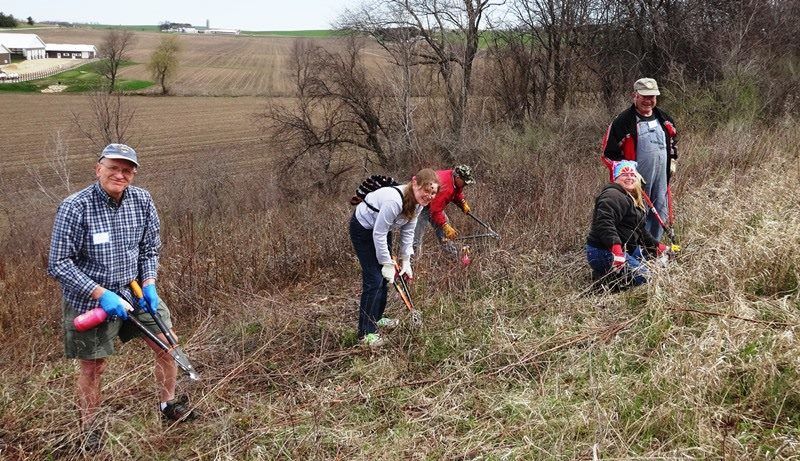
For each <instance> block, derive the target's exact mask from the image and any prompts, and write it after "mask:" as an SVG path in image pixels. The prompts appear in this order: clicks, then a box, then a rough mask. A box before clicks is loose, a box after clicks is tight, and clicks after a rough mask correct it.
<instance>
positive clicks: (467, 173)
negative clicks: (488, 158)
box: [453, 165, 475, 184]
mask: <svg viewBox="0 0 800 461" xmlns="http://www.w3.org/2000/svg"><path fill="white" fill-rule="evenodd" d="M453 173H455V174H456V175H458V177H459V178H461V179H462V180H463V181H464V184H475V177H474V176H473V175H472V168H470V166H469V165H456V167H455V168H453Z"/></svg>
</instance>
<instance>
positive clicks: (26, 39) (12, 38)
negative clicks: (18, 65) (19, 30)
mask: <svg viewBox="0 0 800 461" xmlns="http://www.w3.org/2000/svg"><path fill="white" fill-rule="evenodd" d="M0 45H3V46H4V47H5V48H6V49H7V50H9V51H10V52H11V54H12V55H18V56H22V57H24V58H25V59H43V58H44V57H45V51H44V47H45V45H44V42H43V41H42V39H40V38H39V36H38V35H36V34H3V33H0Z"/></svg>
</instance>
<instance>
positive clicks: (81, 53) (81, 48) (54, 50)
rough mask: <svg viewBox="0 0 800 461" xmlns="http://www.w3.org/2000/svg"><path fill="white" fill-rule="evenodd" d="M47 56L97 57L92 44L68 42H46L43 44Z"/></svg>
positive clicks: (95, 49)
mask: <svg viewBox="0 0 800 461" xmlns="http://www.w3.org/2000/svg"><path fill="white" fill-rule="evenodd" d="M45 51H46V52H47V57H48V58H68V59H93V58H96V57H97V48H96V47H95V46H94V45H72V44H69V43H48V44H47V45H45Z"/></svg>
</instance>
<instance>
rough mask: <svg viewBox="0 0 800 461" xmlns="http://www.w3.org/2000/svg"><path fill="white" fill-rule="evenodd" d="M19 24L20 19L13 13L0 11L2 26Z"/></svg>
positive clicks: (0, 24) (0, 23) (0, 25)
mask: <svg viewBox="0 0 800 461" xmlns="http://www.w3.org/2000/svg"><path fill="white" fill-rule="evenodd" d="M17 24H19V21H18V20H17V18H15V17H14V15H13V14H8V15H6V14H3V12H0V27H17Z"/></svg>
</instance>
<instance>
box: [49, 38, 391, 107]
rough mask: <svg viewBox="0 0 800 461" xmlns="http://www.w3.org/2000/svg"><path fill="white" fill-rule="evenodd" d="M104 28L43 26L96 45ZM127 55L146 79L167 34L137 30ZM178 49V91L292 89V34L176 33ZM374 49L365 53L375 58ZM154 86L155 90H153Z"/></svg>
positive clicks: (330, 43) (133, 72) (274, 92)
mask: <svg viewBox="0 0 800 461" xmlns="http://www.w3.org/2000/svg"><path fill="white" fill-rule="evenodd" d="M106 33H107V31H104V30H94V29H68V28H59V29H42V30H39V31H37V34H38V35H39V36H40V37H41V38H42V40H44V41H45V43H83V44H92V45H100V43H101V42H102V41H103V37H104V36H105V34H106ZM135 34H136V42H135V43H134V46H133V48H132V51H131V54H130V58H131V60H133V61H136V62H137V63H139V64H136V65H133V66H130V67H125V68H124V69H123V70H122V73H121V75H122V76H123V77H124V78H129V79H140V80H150V79H151V77H150V74H149V73H148V71H147V69H146V65H145V64H146V63H147V61H148V60H149V59H150V55H151V53H152V52H153V50H154V49H155V48H156V46H157V45H158V43H159V41H160V40H161V39H162V38H163V37H164V36H165V34H161V33H157V32H136V33H135ZM178 39H179V41H180V44H181V47H182V51H181V54H180V58H179V59H180V67H179V70H178V75H177V76H176V78H175V81H174V84H173V85H171V87H170V90H171V91H172V92H173V93H174V94H177V95H200V96H245V95H249V96H289V95H291V92H292V86H291V82H290V80H289V78H290V70H289V60H290V57H291V53H292V48H293V47H294V44H295V43H296V42H297V41H298V40H308V39H300V38H293V37H248V36H211V35H199V34H198V35H179V36H178ZM313 40H314V41H315V42H316V43H320V44H322V45H324V46H325V47H326V48H330V49H335V48H337V47H341V46H342V45H341V43H342V41H341V39H334V38H331V39H322V38H315V39H313ZM377 53H378V51H377V50H374V51H372V52H371V54H367V56H368V58H369V57H370V56H372V57H373V58H374V57H375V55H376V54H377ZM153 90H155V89H153Z"/></svg>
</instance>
